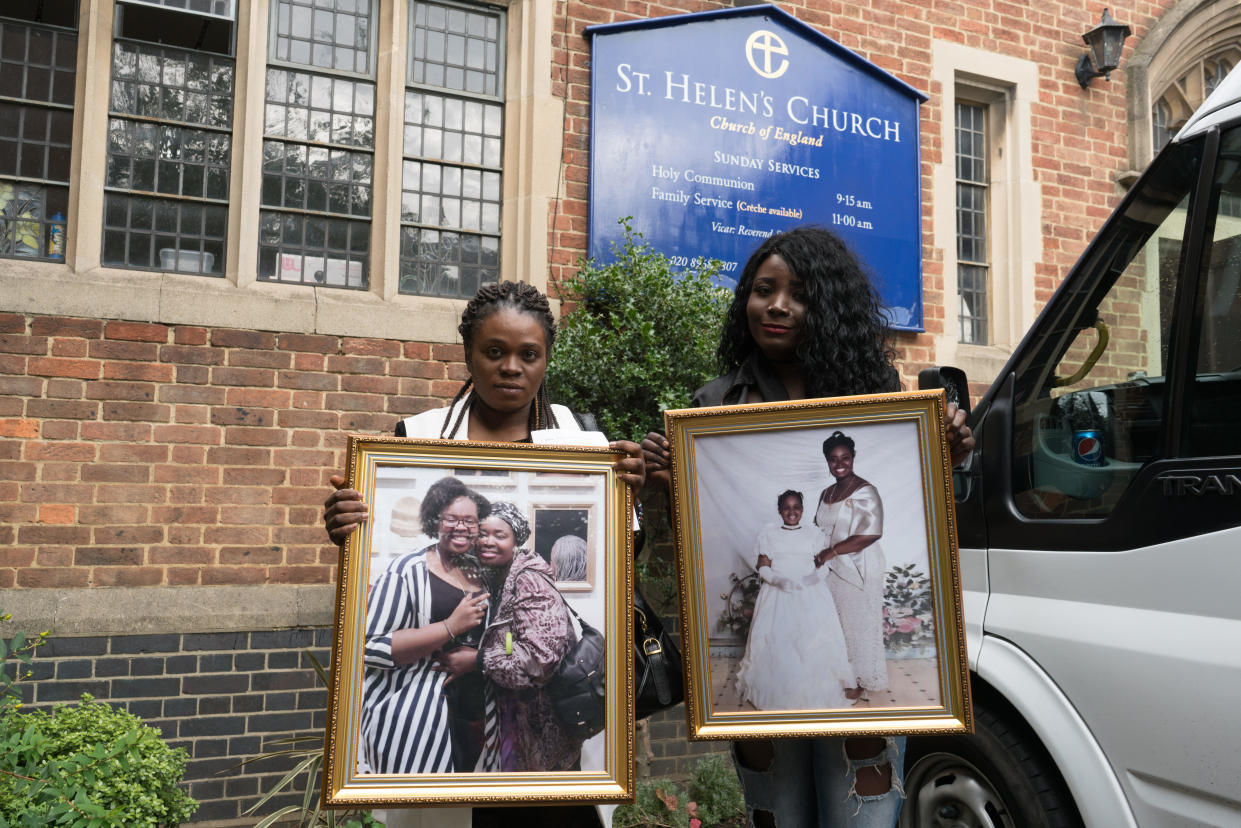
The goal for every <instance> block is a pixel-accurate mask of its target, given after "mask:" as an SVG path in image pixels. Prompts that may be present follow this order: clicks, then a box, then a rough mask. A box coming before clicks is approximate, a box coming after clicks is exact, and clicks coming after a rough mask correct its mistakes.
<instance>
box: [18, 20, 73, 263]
mask: <svg viewBox="0 0 1241 828" xmlns="http://www.w3.org/2000/svg"><path fill="white" fill-rule="evenodd" d="M76 60H77V36H76V34H74V33H72V32H67V31H64V30H63V29H53V28H49V27H46V26H43V25H40V24H38V23H23V22H18V21H16V20H3V19H0V96H4V97H7V98H10V99H11V100H8V101H4V102H3V103H0V256H4V257H21V258H35V259H45V260H52V261H60V260H63V259H64V256H65V247H66V232H67V231H68V229H69V228H68V223H67V219H66V216H67V215H68V213H69V197H68V196H69V189H68V186H67V185H68V183H69V164H70V157H71V144H72V140H73V111H72V109H71V106H72V104H73V94H72V90H73V75H74V74H75V69H76V66H75V62H76ZM62 75H67V76H68V87H67V89H68V94H67V95H66V94H65V91H64V89H65V87H64V85H63V84H64V80H63V79H62V78H61V76H62ZM17 177H22V178H27V179H33V181H19V180H15V179H16V178H17Z"/></svg>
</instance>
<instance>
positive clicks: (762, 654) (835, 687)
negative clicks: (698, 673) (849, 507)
mask: <svg viewBox="0 0 1241 828" xmlns="http://www.w3.org/2000/svg"><path fill="white" fill-rule="evenodd" d="M823 540H824V538H823V533H822V532H820V531H819V530H817V529H815V528H813V527H811V528H806V527H803V526H791V527H785V526H781V525H772V526H768V527H766V528H764V529H763V530H762V531H761V532H760V533H759V535H758V540H757V541H756V543H755V550H754V555H755V558H757V557H758V556H759V555H766V556H767V557H768V558H770V559H771V569H770V571H769V570H768V569H767V568H766V567H764V568H763V570H762V571H761V572H760V573H759V575H760V577H763V583H762V586H761V587H760V588H759V591H758V598H757V599H756V600H755V602H754V616H753V620H752V621H751V623H750V636H749V639H748V641H747V642H746V648H745V656H744V657H743V658H742V659H741V664H740V665H739V666H738V668H737V690H738V691H739V693H740V696H741V699H742V701H748V702H750V703H751V704H753V705H754V706H755V707H757V708H758V709H760V710H825V709H831V708H840V707H847V706H848V705H849V704H850V702H849V701H847V700H846V699H845V695H844V689H845V687H851V686H852V684H850V683H849V682H850V681H851V680H852V671H851V670H850V668H849V661H848V659H847V658H846V655H845V640H844V635H843V634H842V633H841V629H840V619H839V616H838V615H837V613H836V605H835V603H834V602H833V600H832V593H831V590H830V589H828V587H827V585H826V582H825V581H824V580H822V579H820V578H813V577H808V576H813V575H816V574H820V575H821V574H822V573H819V572H817V570H816V569H815V565H814V556H815V553H817V552H818V551H819V550H820V549H823V548H824V546H825V544H824V543H823ZM764 576H765V577H764ZM807 580H809V581H810V583H809V584H807V583H806V581H807Z"/></svg>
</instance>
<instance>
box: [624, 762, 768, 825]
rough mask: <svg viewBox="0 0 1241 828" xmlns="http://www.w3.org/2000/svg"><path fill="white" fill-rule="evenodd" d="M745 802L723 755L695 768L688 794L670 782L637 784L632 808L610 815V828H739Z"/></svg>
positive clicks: (645, 781) (730, 765)
mask: <svg viewBox="0 0 1241 828" xmlns="http://www.w3.org/2000/svg"><path fill="white" fill-rule="evenodd" d="M745 821H746V819H745V798H744V797H743V796H742V795H741V784H740V783H739V782H738V781H737V771H736V770H734V769H733V765H732V762H731V761H730V760H729V759H728V758H727V757H726V756H724V755H723V754H719V753H716V754H712V755H710V756H704V757H703V758H702V759H700V760H698V763H697V764H696V765H694V770H693V772H692V775H691V777H690V780H689V793H688V794H687V793H686V792H685V791H684V790H682V789H681V787H680V786H678V785H677V784H676V783H675V782H672V781H671V780H669V779H648V780H642V781H640V782H638V792H637V798H636V800H635V801H634V803H633V804H632V805H621V806H620V807H619V808H617V809H616V812H615V813H614V814H613V815H612V828H699V827H700V826H701V828H741V826H743V825H745Z"/></svg>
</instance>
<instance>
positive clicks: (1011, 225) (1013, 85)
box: [931, 40, 1043, 382]
mask: <svg viewBox="0 0 1241 828" xmlns="http://www.w3.org/2000/svg"><path fill="white" fill-rule="evenodd" d="M931 51H932V58H931V62H932V66H931V77H932V81H933V82H934V83H936V84H937V86H938V88H939V90H940V92H941V99H940V101H939V111H940V123H939V130H940V136H939V137H940V142H939V145H940V146H941V147H943V148H944V149H943V151H942V153H941V156H940V162H939V163H938V164H936V165H935V167H934V170H933V172H932V176H931V178H932V182H931V186H932V205H933V206H932V209H931V223H932V238H933V239H934V242H933V244H934V245H935V247H937V248H938V249H939V251H940V254H941V260H942V262H943V274H944V275H943V279H944V330H943V331H942V332H941V333H940V334H938V335H937V336H936V337H935V354H934V360H935V362H936V363H937V364H940V365H955V366H957V367H959V368H961V369H963V370H964V371H965V372H966V375H967V376H969V378H970V379H971V380H974V381H978V382H990V381H991V380H992V379H993V378H994V377H995V376H996V375H997V374H998V373H999V371H1000V369H1001V368H1003V366H1004V363H1005V362H1007V361H1008V357H1009V355H1010V354H1011V353H1012V351H1013V348H1015V347H1016V346H1017V343H1018V342H1019V341H1020V339H1021V336H1022V334H1023V333H1024V332H1025V331H1026V330H1027V329H1028V328H1029V327H1030V325H1031V324H1032V323H1033V321H1034V317H1035V311H1036V308H1035V298H1034V268H1035V265H1036V264H1037V263H1038V262H1039V261H1041V260H1042V255H1043V243H1042V238H1041V236H1040V235H1039V232H1040V230H1039V228H1040V227H1041V226H1042V220H1041V218H1040V215H1041V212H1042V203H1043V201H1042V191H1041V188H1040V187H1039V185H1038V183H1037V182H1036V181H1035V180H1034V174H1033V152H1032V146H1033V144H1032V138H1031V130H1030V103H1031V101H1034V100H1037V96H1038V64H1036V63H1033V62H1030V61H1026V60H1022V59H1020V58H1014V57H1008V56H1005V55H997V54H995V53H992V52H984V51H982V50H979V49H973V48H971V47H968V46H963V45H961V44H958V43H950V42H946V41H939V40H937V41H935V42H934V43H933V44H932V47H931ZM958 96H960V97H962V98H963V99H966V100H969V101H972V102H975V103H983V104H987V105H988V110H989V119H988V126H989V127H990V140H991V148H990V149H991V164H990V173H991V181H990V185H989V189H990V194H991V198H990V216H989V218H990V227H989V231H990V232H989V243H990V251H989V253H990V255H989V257H988V258H989V261H990V265H991V283H990V285H989V286H988V287H989V290H990V293H991V307H990V312H991V319H990V326H989V327H990V330H989V335H990V338H991V342H990V343H989V344H986V345H973V344H968V343H962V342H959V341H958V339H959V338H960V332H959V331H958V322H957V319H958V314H959V312H960V309H959V307H958V303H959V299H958V297H957V291H956V284H957V237H956V226H957V224H956V221H957V219H956V203H957V202H956V163H955V162H956V155H955V152H954V151H953V147H955V146H956V143H955V135H956V106H955V103H956V99H957V97H958Z"/></svg>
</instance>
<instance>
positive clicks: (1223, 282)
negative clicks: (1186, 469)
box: [1182, 129, 1241, 457]
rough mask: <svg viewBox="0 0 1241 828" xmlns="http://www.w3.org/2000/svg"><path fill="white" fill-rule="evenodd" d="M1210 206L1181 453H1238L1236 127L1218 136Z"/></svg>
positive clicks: (1240, 259)
mask: <svg viewBox="0 0 1241 828" xmlns="http://www.w3.org/2000/svg"><path fill="white" fill-rule="evenodd" d="M1212 193H1213V201H1214V203H1213V204H1212V207H1213V208H1214V210H1215V229H1214V233H1213V234H1212V238H1211V243H1210V247H1209V248H1208V249H1207V250H1206V251H1205V255H1204V256H1203V261H1204V265H1203V274H1202V279H1201V285H1200V287H1199V293H1198V296H1197V303H1198V313H1197V314H1196V316H1197V317H1198V318H1200V319H1201V320H1202V323H1201V325H1202V327H1201V330H1200V331H1199V333H1198V336H1197V337H1196V338H1197V347H1198V354H1197V359H1196V360H1194V363H1195V364H1196V365H1197V372H1196V375H1195V377H1194V383H1193V385H1192V386H1191V388H1190V391H1189V394H1190V398H1189V411H1188V415H1187V416H1186V417H1185V435H1184V438H1183V446H1182V448H1183V453H1184V454H1186V455H1188V456H1192V457H1216V456H1220V455H1237V454H1241V430H1239V429H1238V428H1237V427H1236V422H1237V414H1236V412H1237V410H1238V408H1239V407H1241V130H1238V129H1233V130H1230V131H1228V132H1226V133H1224V135H1223V136H1222V137H1221V141H1220V151H1219V161H1218V162H1216V186H1215V188H1214V190H1213V191H1212Z"/></svg>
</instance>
